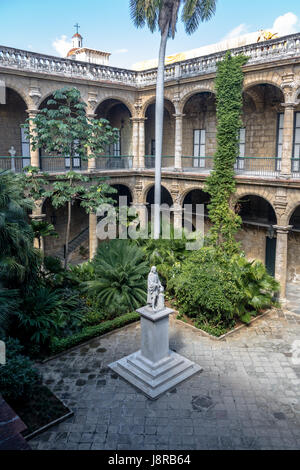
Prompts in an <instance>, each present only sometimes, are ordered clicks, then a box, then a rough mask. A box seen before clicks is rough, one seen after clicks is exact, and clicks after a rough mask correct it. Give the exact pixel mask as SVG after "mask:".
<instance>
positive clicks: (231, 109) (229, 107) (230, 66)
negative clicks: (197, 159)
mask: <svg viewBox="0 0 300 470" xmlns="http://www.w3.org/2000/svg"><path fill="white" fill-rule="evenodd" d="M246 62H247V58H246V57H245V56H243V55H239V56H231V54H230V52H228V53H227V54H226V56H225V59H224V60H222V61H221V62H219V63H218V70H217V77H216V92H217V151H216V153H215V156H214V170H213V171H212V172H211V174H210V176H209V177H208V178H207V181H206V189H205V191H207V192H208V193H209V194H210V196H211V201H210V204H209V205H208V209H209V218H210V220H211V221H212V223H213V225H212V228H211V230H210V242H211V243H212V244H213V245H215V246H218V247H219V248H221V249H224V250H225V251H226V252H227V253H228V254H232V253H234V252H237V251H238V244H237V242H236V241H235V238H234V236H235V234H236V232H237V230H238V228H239V227H240V224H241V219H240V217H239V216H238V215H237V214H236V213H235V211H234V210H232V209H231V208H230V201H231V197H232V195H233V194H234V192H235V190H236V183H235V178H234V164H235V162H236V159H237V157H238V156H239V147H238V142H239V130H240V128H241V127H242V120H241V114H242V106H243V95H242V92H243V81H244V74H243V70H242V66H243V65H244V64H245V63H246Z"/></svg>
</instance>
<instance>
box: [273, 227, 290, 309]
mask: <svg viewBox="0 0 300 470" xmlns="http://www.w3.org/2000/svg"><path fill="white" fill-rule="evenodd" d="M292 227H293V226H292V225H287V226H285V227H282V226H280V225H273V228H274V230H276V232H277V244H276V262H275V279H276V280H277V281H278V282H280V301H281V302H283V303H284V302H285V300H286V279H287V248H288V234H289V231H290V230H291V229H292Z"/></svg>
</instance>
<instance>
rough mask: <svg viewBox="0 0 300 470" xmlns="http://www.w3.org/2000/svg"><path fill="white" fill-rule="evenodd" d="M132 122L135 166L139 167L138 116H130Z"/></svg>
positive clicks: (133, 163) (133, 164)
mask: <svg viewBox="0 0 300 470" xmlns="http://www.w3.org/2000/svg"><path fill="white" fill-rule="evenodd" d="M130 119H131V122H132V137H131V139H132V156H133V162H132V166H133V168H139V120H138V118H130Z"/></svg>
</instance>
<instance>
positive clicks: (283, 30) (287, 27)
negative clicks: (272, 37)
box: [272, 12, 300, 36]
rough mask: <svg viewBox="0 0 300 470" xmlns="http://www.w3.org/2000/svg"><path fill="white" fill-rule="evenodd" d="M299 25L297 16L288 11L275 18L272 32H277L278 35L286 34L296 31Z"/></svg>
mask: <svg viewBox="0 0 300 470" xmlns="http://www.w3.org/2000/svg"><path fill="white" fill-rule="evenodd" d="M299 27H300V24H299V18H298V17H297V16H296V15H295V14H294V13H291V12H289V13H286V14H285V15H282V16H278V18H276V20H275V21H274V24H273V27H272V32H274V33H277V34H279V35H280V36H286V35H287V34H293V33H297V31H298V30H299Z"/></svg>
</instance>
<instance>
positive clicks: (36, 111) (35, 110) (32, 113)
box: [26, 109, 40, 117]
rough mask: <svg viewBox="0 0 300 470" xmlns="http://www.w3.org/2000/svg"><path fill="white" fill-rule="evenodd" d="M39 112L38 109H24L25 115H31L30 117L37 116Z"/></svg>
mask: <svg viewBox="0 0 300 470" xmlns="http://www.w3.org/2000/svg"><path fill="white" fill-rule="evenodd" d="M39 112H40V110H39V109H26V113H27V114H28V115H29V117H30V115H32V116H36V115H37V114H39Z"/></svg>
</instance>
